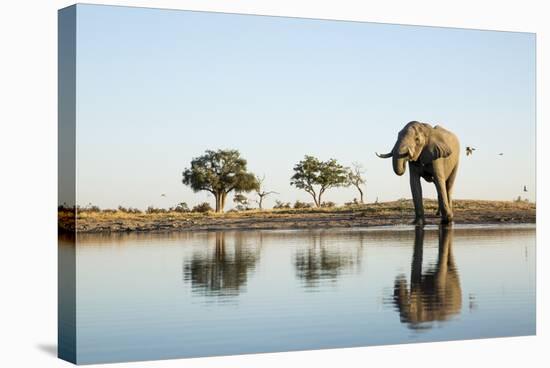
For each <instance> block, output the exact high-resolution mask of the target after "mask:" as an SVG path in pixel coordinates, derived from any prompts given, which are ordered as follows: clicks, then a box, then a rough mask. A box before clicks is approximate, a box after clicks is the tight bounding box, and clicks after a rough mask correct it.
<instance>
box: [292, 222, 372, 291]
mask: <svg viewBox="0 0 550 368" xmlns="http://www.w3.org/2000/svg"><path fill="white" fill-rule="evenodd" d="M309 239H311V241H312V244H311V245H310V246H309V247H308V248H306V249H299V250H297V251H296V253H295V255H294V267H295V270H296V275H297V276H298V278H300V279H301V280H303V281H304V286H305V287H307V288H311V287H317V286H318V285H319V282H321V281H331V282H335V281H336V280H337V279H338V277H339V276H340V275H341V274H342V272H344V271H350V270H353V269H354V268H355V267H359V266H360V264H361V256H362V253H363V251H362V250H363V241H364V236H363V234H362V233H359V234H356V235H355V236H353V237H352V238H351V239H353V240H354V241H353V242H349V240H348V241H346V242H344V243H338V244H334V243H331V242H330V241H329V240H331V237H330V235H329V236H327V235H326V234H325V233H323V232H320V233H318V234H312V235H311V236H310V237H309ZM355 240H357V241H355Z"/></svg>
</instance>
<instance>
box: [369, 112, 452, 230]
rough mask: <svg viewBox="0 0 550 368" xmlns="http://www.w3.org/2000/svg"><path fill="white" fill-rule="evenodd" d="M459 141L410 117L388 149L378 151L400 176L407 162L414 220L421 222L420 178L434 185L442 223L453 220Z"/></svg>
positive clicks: (421, 223) (444, 131) (444, 130)
mask: <svg viewBox="0 0 550 368" xmlns="http://www.w3.org/2000/svg"><path fill="white" fill-rule="evenodd" d="M459 153H460V143H459V141H458V138H457V137H456V135H454V134H453V133H451V132H450V131H448V130H446V129H445V128H443V127H441V126H439V125H436V126H435V127H432V126H431V125H429V124H425V123H420V122H418V121H411V122H410V123H408V124H407V125H405V127H404V128H403V129H402V130H401V131H400V132H399V134H398V136H397V142H395V145H394V146H393V149H392V150H391V152H390V153H386V154H382V155H379V154H378V153H377V154H376V155H377V156H378V157H381V158H389V157H392V159H393V171H394V172H395V173H396V174H397V175H399V176H401V175H403V174H404V173H405V163H406V162H407V161H408V162H409V170H410V174H409V175H410V185H411V192H412V197H413V203H414V212H415V219H414V224H416V225H421V226H422V225H424V223H425V219H424V205H423V203H422V186H421V184H420V178H424V180H426V181H427V182H430V183H432V182H433V183H434V184H435V187H436V189H437V199H438V202H439V211H438V212H439V213H440V215H441V223H443V224H448V223H450V222H452V221H453V204H452V199H451V195H452V191H453V185H454V181H455V177H456V173H457V170H458V161H459Z"/></svg>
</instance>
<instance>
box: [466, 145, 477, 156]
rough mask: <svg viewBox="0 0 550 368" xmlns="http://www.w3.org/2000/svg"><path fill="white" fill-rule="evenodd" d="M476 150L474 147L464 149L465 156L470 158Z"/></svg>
mask: <svg viewBox="0 0 550 368" xmlns="http://www.w3.org/2000/svg"><path fill="white" fill-rule="evenodd" d="M475 150H476V149H475V148H474V147H470V146H468V147H466V156H470V155H471V154H472V153H474V151H475Z"/></svg>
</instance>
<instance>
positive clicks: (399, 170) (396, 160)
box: [392, 155, 407, 176]
mask: <svg viewBox="0 0 550 368" xmlns="http://www.w3.org/2000/svg"><path fill="white" fill-rule="evenodd" d="M406 161H407V160H406V159H405V158H403V157H399V155H394V156H393V158H392V163H393V172H395V174H396V175H398V176H401V175H403V174H404V173H405V170H406V166H405V162H406Z"/></svg>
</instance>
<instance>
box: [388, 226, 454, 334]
mask: <svg viewBox="0 0 550 368" xmlns="http://www.w3.org/2000/svg"><path fill="white" fill-rule="evenodd" d="M415 231H416V232H415V240H414V252H413V260H412V266H411V285H410V289H409V288H407V281H406V280H405V277H404V276H398V277H397V278H396V280H395V286H394V295H393V301H394V305H395V306H396V308H397V309H398V310H399V315H400V317H401V322H403V323H407V324H408V326H409V328H412V329H422V328H430V327H431V324H430V322H435V321H446V320H448V319H449V318H451V317H452V316H454V315H457V314H458V313H460V311H461V308H462V289H461V288H460V280H459V275H458V270H457V268H456V267H455V263H454V259H453V253H452V242H453V230H452V227H448V226H441V227H440V228H439V251H438V257H437V264H436V265H435V267H433V268H432V269H430V270H429V271H428V272H426V273H424V274H423V273H422V253H423V244H424V230H423V229H422V228H418V227H417V228H416V229H415Z"/></svg>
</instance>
